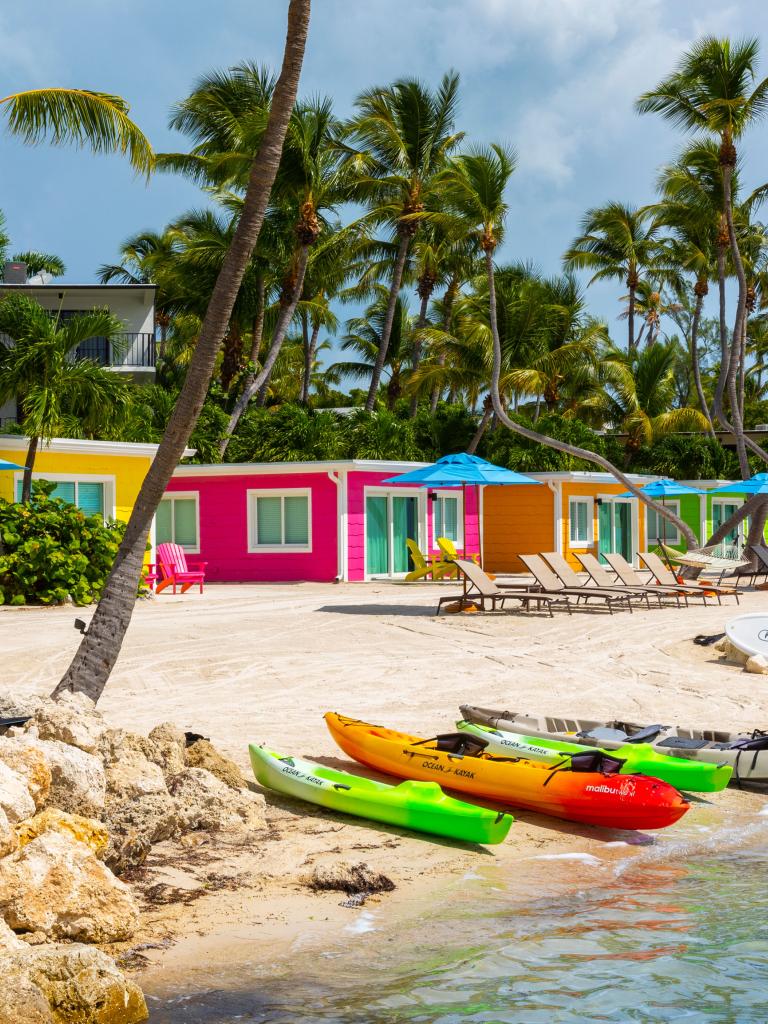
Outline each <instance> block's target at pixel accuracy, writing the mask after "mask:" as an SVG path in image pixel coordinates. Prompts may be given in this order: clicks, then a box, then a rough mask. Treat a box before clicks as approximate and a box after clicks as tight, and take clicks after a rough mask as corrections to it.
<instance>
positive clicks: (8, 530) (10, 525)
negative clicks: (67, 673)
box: [0, 480, 125, 605]
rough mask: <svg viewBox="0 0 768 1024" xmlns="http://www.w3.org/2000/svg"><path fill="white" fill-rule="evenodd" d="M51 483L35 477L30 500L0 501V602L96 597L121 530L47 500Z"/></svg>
mask: <svg viewBox="0 0 768 1024" xmlns="http://www.w3.org/2000/svg"><path fill="white" fill-rule="evenodd" d="M54 486H55V484H51V483H49V482H47V481H43V480H41V481H36V482H35V483H34V484H33V488H32V500H31V501H30V502H29V503H28V504H26V505H21V504H16V503H11V502H8V501H4V500H2V499H0V604H12V605H21V604H61V603H62V602H64V601H67V600H68V599H71V600H72V601H73V602H74V603H75V604H77V605H87V604H91V603H92V602H93V601H96V600H98V598H99V596H100V595H101V591H102V589H103V587H104V583H105V581H106V578H107V575H108V573H109V571H110V569H111V568H112V563H113V561H114V558H115V555H116V554H117V549H118V547H119V545H120V541H121V539H122V537H123V533H124V532H125V524H124V523H110V524H109V525H107V526H105V525H104V523H103V522H102V519H101V517H100V516H86V515H84V513H83V512H81V511H80V509H79V508H77V507H76V506H74V505H70V504H68V503H67V502H65V501H62V500H61V499H60V498H51V497H50V492H51V491H52V490H53V487H54Z"/></svg>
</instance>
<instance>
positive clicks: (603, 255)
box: [563, 202, 661, 353]
mask: <svg viewBox="0 0 768 1024" xmlns="http://www.w3.org/2000/svg"><path fill="white" fill-rule="evenodd" d="M660 255H661V248H660V244H659V239H658V237H657V231H656V225H655V224H654V221H653V219H652V217H651V215H650V214H649V212H648V210H646V209H637V208H636V207H634V206H626V205H624V204H623V203H617V202H611V203H607V204H606V205H605V206H601V207H598V208H596V209H592V210H588V211H587V213H586V214H585V216H584V219H583V221H582V225H581V234H580V235H579V237H578V238H577V239H576V240H575V241H574V242H573V243H572V244H571V247H570V249H569V250H568V251H567V252H566V253H565V256H564V257H563V259H564V261H565V266H566V269H573V270H576V269H578V270H590V271H592V272H593V273H592V277H591V278H590V281H589V283H590V284H592V283H593V282H594V281H604V280H618V281H622V282H623V283H624V284H626V286H627V289H628V293H629V294H628V306H627V325H628V337H627V351H628V352H630V353H631V352H632V351H633V349H634V348H635V347H636V344H637V340H636V338H635V297H636V295H637V289H638V286H639V284H640V279H641V277H642V276H643V275H644V274H647V273H648V272H649V271H654V272H655V271H657V270H658V268H659V265H660Z"/></svg>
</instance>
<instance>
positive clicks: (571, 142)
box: [0, 0, 768, 334]
mask: <svg viewBox="0 0 768 1024" xmlns="http://www.w3.org/2000/svg"><path fill="white" fill-rule="evenodd" d="M44 7H45V11H44V12H43V10H42V9H41V7H40V5H37V6H35V5H32V6H29V5H23V4H14V5H11V4H6V5H3V8H4V9H3V10H2V12H0V92H1V93H2V95H5V94H7V93H9V92H12V91H16V90H19V89H24V88H34V87H36V86H41V85H71V86H80V87H84V88H92V89H100V90H104V91H109V92H115V93H118V94H120V95H122V96H124V97H125V98H126V99H127V100H128V101H129V102H130V103H131V106H132V112H133V116H134V118H135V120H136V121H137V122H138V123H139V125H140V126H141V127H142V128H143V129H144V131H145V132H146V133H147V135H148V136H149V138H150V139H151V141H152V143H153V144H154V146H155V147H156V148H157V149H158V150H167V149H178V148H181V146H182V145H183V142H184V140H183V139H181V138H180V137H178V136H176V137H174V134H173V133H171V132H170V131H169V130H168V128H167V117H168V111H169V109H170V107H171V105H172V104H173V103H174V102H175V101H176V100H178V99H180V98H182V97H183V96H184V95H186V94H187V93H188V91H189V90H190V88H191V87H192V85H193V83H194V81H195V79H196V78H197V76H199V75H200V74H201V73H203V72H205V71H208V70H210V69H212V68H221V67H227V66H230V65H232V64H234V63H237V62H238V61H240V60H243V59H251V60H256V61H259V62H266V63H271V64H273V65H275V66H277V65H278V64H279V61H280V57H281V53H282V43H283V36H284V31H285V25H284V17H285V10H286V7H287V4H286V3H285V2H283V0H217V2H216V4H214V5H211V4H210V2H208V0H205V2H203V0H186V2H184V3H181V2H180V0H163V2H158V0H152V2H150V0H132V2H131V3H129V4H116V3H104V0H66V2H64V3H59V4H45V5H44ZM312 19H313V20H312V25H311V30H310V39H309V45H308V52H307V57H306V61H305V70H304V76H303V80H302V92H304V93H318V92H322V93H326V94H329V95H331V96H332V97H333V98H334V101H335V103H336V107H337V110H338V112H339V114H341V115H344V114H347V113H349V112H350V110H351V108H352V103H353V101H354V97H355V95H356V94H357V93H358V92H359V91H361V90H362V89H364V88H367V87H369V86H371V85H373V84H384V83H386V82H389V81H391V80H392V79H394V78H396V77H398V76H402V75H416V76H419V77H421V78H423V79H425V80H426V81H430V82H433V83H434V82H436V81H437V80H438V79H439V77H440V75H441V74H442V73H443V71H445V70H446V69H448V68H450V67H453V68H456V69H457V70H458V71H459V72H460V73H461V76H462V101H461V111H460V117H459V126H460V127H461V128H463V129H464V130H465V131H466V132H467V133H468V136H469V137H470V138H471V139H472V140H476V141H483V142H487V141H496V140H499V141H505V142H509V143H511V144H513V145H514V146H515V147H516V149H517V151H518V154H519V166H518V170H517V172H516V174H515V175H514V177H513V180H512V183H511V186H510V190H509V207H510V210H509V219H508V227H507V242H506V244H505V248H504V251H503V252H502V254H501V257H500V258H509V259H522V260H532V261H534V262H535V263H536V264H538V265H539V266H540V267H541V268H542V269H543V270H544V271H545V272H547V273H553V272H556V271H557V270H558V268H559V263H560V256H561V254H562V252H563V250H564V249H565V248H566V246H567V245H568V244H569V242H570V240H571V239H572V238H573V236H574V235H575V234H576V232H577V229H578V224H579V220H580V218H581V216H582V215H583V213H584V211H585V210H586V209H587V208H588V207H590V206H593V205H596V204H601V203H603V202H605V201H607V200H609V199H618V200H622V201H626V202H633V203H643V202H647V201H649V200H650V199H651V198H652V197H653V183H654V178H655V174H656V171H657V169H658V167H659V166H660V165H661V164H663V163H664V162H665V161H667V160H668V159H669V158H670V157H671V156H673V155H674V153H675V151H676V149H677V148H678V147H679V145H680V138H679V137H678V136H677V135H676V134H675V133H674V132H673V131H672V130H671V129H670V128H668V127H667V126H666V125H665V124H664V123H663V122H662V121H660V119H658V118H656V117H651V116H645V117H642V118H640V117H638V116H637V115H635V114H634V112H633V109H632V104H633V101H634V99H635V98H636V96H637V95H638V94H639V93H640V92H641V91H643V90H644V89H647V88H650V87H651V86H653V85H654V84H655V83H656V82H657V81H658V80H659V78H660V77H662V75H664V74H665V73H666V72H667V71H669V70H670V69H671V67H672V66H673V65H674V63H675V61H676V59H677V58H678V56H679V55H680V53H681V52H682V51H683V50H684V49H685V48H686V47H687V46H688V45H689V44H690V43H691V42H692V41H693V40H694V39H696V38H697V37H699V36H700V35H702V34H705V33H716V34H718V35H731V36H740V35H743V34H753V35H758V36H760V37H761V38H762V40H763V41H764V47H763V52H764V54H765V61H764V68H763V70H764V73H765V74H768V5H766V4H758V3H756V2H755V0H736V2H733V3H730V4H729V3H727V2H726V3H723V2H716V0H676V2H674V3H671V2H669V0H667V2H663V0H635V2H634V3H628V2H627V0H441V2H438V0H388V2H386V3H384V2H381V0H379V2H373V3H372V2H370V0H369V2H367V3H365V2H363V3H360V2H353V0H315V3H314V10H313V15H312ZM0 146H1V147H2V158H0V208H1V209H2V210H3V211H4V212H5V214H6V217H7V220H8V227H9V230H10V234H11V237H12V244H13V247H14V248H15V249H27V248H36V249H42V250H45V251H50V252H55V253H57V254H59V255H60V256H61V257H62V258H63V259H64V261H65V263H66V264H67V268H68V270H67V275H66V278H65V280H68V281H71V282H75V281H77V282H84V281H91V280H93V279H94V274H95V271H96V269H97V267H98V266H99V264H101V263H104V262H112V261H113V260H114V259H115V257H116V254H117V248H118V246H119V244H120V242H121V240H122V239H123V238H125V237H126V236H127V235H129V234H132V233H133V232H135V231H137V230H140V229H144V228H161V227H162V226H163V225H164V224H165V223H166V222H167V221H168V220H170V219H171V218H172V217H174V216H175V215H177V214H178V213H180V212H181V211H183V210H185V209H188V208H189V207H191V206H195V205H199V204H200V203H201V202H202V201H203V200H202V197H201V194H200V193H199V192H198V190H197V189H195V188H194V187H193V186H191V185H190V184H188V183H186V182H185V181H183V180H181V179H177V178H171V177H166V176H160V175H158V176H155V177H154V178H153V179H152V180H151V181H150V183H149V184H148V185H147V184H145V183H144V182H143V181H142V180H137V179H136V178H135V177H134V176H133V174H132V172H131V171H130V169H129V168H128V167H127V165H126V164H125V163H124V162H122V161H121V160H120V159H119V158H117V157H94V156H92V155H90V154H89V153H85V152H77V151H73V150H56V149H53V148H51V147H48V146H41V147H38V148H29V147H24V146H22V145H21V144H19V143H18V142H16V141H15V140H13V139H11V138H10V137H9V136H7V135H4V136H2V137H1V138H0ZM744 151H745V153H746V154H747V174H746V178H747V181H746V184H747V186H752V185H754V184H757V183H758V182H759V181H760V180H765V178H766V177H768V122H766V124H765V126H761V127H760V128H759V129H758V130H756V131H754V132H753V133H752V134H751V135H750V136H748V137H747V139H746V140H745V142H744ZM761 173H762V175H763V178H760V175H761ZM619 294H620V293H619V291H618V290H617V289H615V288H613V287H612V286H610V285H601V286H600V287H599V288H598V287H595V288H593V289H592V290H591V291H590V302H591V305H592V306H593V308H594V311H595V312H596V313H598V314H599V315H601V316H604V317H606V319H608V321H609V323H610V324H611V326H612V328H613V329H614V330H615V331H616V333H617V334H621V332H622V331H623V328H622V326H621V325H620V324H618V323H617V322H616V320H615V317H616V315H617V313H618V312H619V303H618V295H619Z"/></svg>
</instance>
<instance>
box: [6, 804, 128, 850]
mask: <svg viewBox="0 0 768 1024" xmlns="http://www.w3.org/2000/svg"><path fill="white" fill-rule="evenodd" d="M15 832H16V836H17V837H18V840H19V846H26V845H27V843H31V842H32V840H33V839H36V838H37V837H38V836H41V835H42V834H43V833H44V832H61V833H63V834H66V835H68V836H72V838H73V839H77V841H78V842H80V843H85V845H86V846H88V847H90V849H91V850H92V851H93V852H94V853H95V854H96V856H97V857H103V855H104V852H105V850H106V849H107V843H108V842H109V833H108V832H107V830H106V829H105V828H104V826H103V825H102V824H101V822H99V821H94V820H93V818H83V817H82V816H81V815H79V814H67V812H66V811H60V810H59V809H58V808H57V807H49V808H47V809H46V810H45V811H41V813H40V814H36V815H35V816H34V818H29V819H28V820H27V821H23V822H21V824H19V825H17V826H16V829H15Z"/></svg>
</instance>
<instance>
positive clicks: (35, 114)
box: [0, 88, 154, 174]
mask: <svg viewBox="0 0 768 1024" xmlns="http://www.w3.org/2000/svg"><path fill="white" fill-rule="evenodd" d="M129 111H130V107H129V106H128V104H127V103H126V102H125V100H124V99H123V98H122V97H121V96H111V95H109V94H108V93H104V92H91V91H89V90H87V89H61V88H53V89H28V90H26V91H25V92H16V93H11V94H10V95H9V96H4V97H2V98H0V116H4V117H5V123H6V127H7V128H8V130H9V131H10V132H11V133H12V134H13V135H18V136H19V137H20V138H21V139H22V140H23V141H24V142H26V143H29V144H30V145H35V144H36V143H38V142H42V141H43V140H44V139H46V138H50V140H51V142H53V143H55V144H56V145H60V144H62V143H72V144H73V145H75V146H79V147H83V146H87V147H88V148H90V149H91V150H92V151H93V152H94V153H122V154H123V155H124V156H127V157H128V160H129V161H130V163H131V166H132V167H133V168H134V169H135V170H136V171H137V172H138V173H139V174H149V172H150V171H151V170H152V167H153V165H154V154H153V152H152V147H151V146H150V144H149V142H148V141H147V139H146V138H145V136H144V134H143V133H142V132H141V131H140V129H139V128H138V127H137V126H136V125H135V124H134V123H133V121H132V120H131V119H130V117H129V116H128V113H129Z"/></svg>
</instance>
